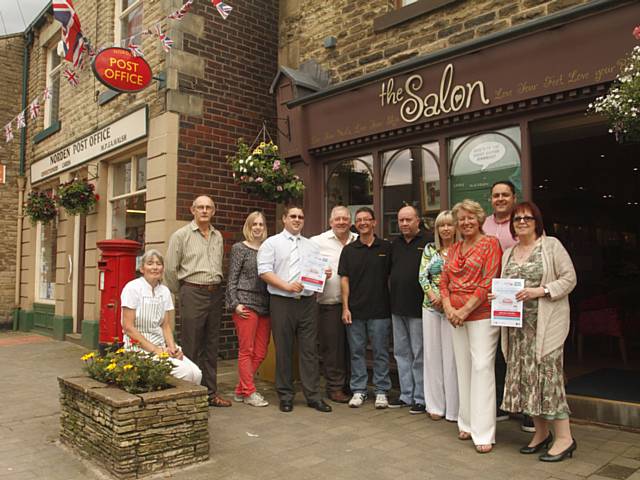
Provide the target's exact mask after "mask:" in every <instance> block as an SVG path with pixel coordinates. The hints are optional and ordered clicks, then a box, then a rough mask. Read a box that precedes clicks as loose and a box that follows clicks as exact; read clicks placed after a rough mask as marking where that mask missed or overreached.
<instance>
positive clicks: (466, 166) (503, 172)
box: [449, 127, 522, 212]
mask: <svg viewBox="0 0 640 480" xmlns="http://www.w3.org/2000/svg"><path fill="white" fill-rule="evenodd" d="M520 146H521V140H520V128H519V127H508V128H504V129H502V130H496V131H492V132H484V133H478V134H474V135H468V136H464V137H458V138H454V139H451V140H449V158H450V165H451V178H450V185H451V188H450V192H451V205H454V204H456V203H457V202H459V201H461V200H463V199H465V198H470V199H472V200H476V201H477V202H480V205H482V207H483V208H484V209H485V211H487V212H491V201H490V199H489V196H490V191H489V189H490V187H491V185H493V183H495V182H497V181H498V180H511V181H512V182H513V184H514V185H515V186H516V191H517V193H518V195H520V193H521V191H522V181H521V178H520Z"/></svg>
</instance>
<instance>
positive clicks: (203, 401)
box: [58, 376, 209, 479]
mask: <svg viewBox="0 0 640 480" xmlns="http://www.w3.org/2000/svg"><path fill="white" fill-rule="evenodd" d="M58 383H59V386H60V407H61V411H60V424H61V431H60V440H61V441H62V443H64V444H65V445H68V446H70V447H71V448H73V449H74V450H76V451H77V452H78V453H80V454H81V455H82V456H83V457H85V458H88V459H89V460H91V461H92V462H94V463H95V464H97V466H99V467H101V468H105V469H106V470H108V471H109V472H110V473H111V474H113V475H114V476H115V477H117V478H122V479H128V478H138V477H141V476H144V475H148V474H150V473H156V472H159V471H162V470H166V469H168V468H173V467H177V466H182V465H188V464H191V463H196V462H203V461H206V460H208V458H209V421H208V419H209V406H208V403H207V389H206V388H205V387H202V386H196V385H193V384H191V383H187V382H183V381H181V380H177V379H174V378H172V379H171V383H172V385H174V388H169V389H167V390H162V391H159V392H150V393H142V394H137V395H132V394H130V393H127V392H125V391H124V390H121V389H119V388H116V387H112V386H109V385H106V384H104V383H100V382H97V381H95V380H93V379H91V378H89V377H87V376H76V377H59V378H58Z"/></svg>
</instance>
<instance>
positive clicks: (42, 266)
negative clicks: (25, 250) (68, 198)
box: [36, 217, 58, 303]
mask: <svg viewBox="0 0 640 480" xmlns="http://www.w3.org/2000/svg"><path fill="white" fill-rule="evenodd" d="M36 242H37V246H36V272H37V274H36V275H37V277H36V280H37V281H36V298H37V300H36V301H38V302H43V303H53V302H54V301H55V286H56V256H57V253H58V248H57V246H58V219H57V217H56V218H54V219H53V220H52V221H50V222H49V223H46V224H44V223H42V222H38V224H37V226H36Z"/></svg>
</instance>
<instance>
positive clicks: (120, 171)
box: [109, 156, 147, 245]
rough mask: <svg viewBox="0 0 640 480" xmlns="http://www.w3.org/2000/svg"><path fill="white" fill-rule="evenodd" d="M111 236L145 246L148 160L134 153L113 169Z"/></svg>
mask: <svg viewBox="0 0 640 480" xmlns="http://www.w3.org/2000/svg"><path fill="white" fill-rule="evenodd" d="M110 172H111V174H110V187H109V194H110V195H109V207H110V210H111V211H110V215H109V217H110V222H111V226H110V229H109V230H110V238H125V239H128V240H135V241H136V242H140V243H141V244H143V245H144V233H145V221H146V213H147V212H146V204H145V196H146V191H147V190H146V188H147V159H146V158H145V157H144V156H135V157H132V158H130V159H129V160H127V161H125V162H120V163H115V164H113V165H112V166H111V168H110Z"/></svg>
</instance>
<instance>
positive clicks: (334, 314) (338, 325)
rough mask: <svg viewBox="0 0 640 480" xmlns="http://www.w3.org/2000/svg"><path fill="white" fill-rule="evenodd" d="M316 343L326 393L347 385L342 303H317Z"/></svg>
mask: <svg viewBox="0 0 640 480" xmlns="http://www.w3.org/2000/svg"><path fill="white" fill-rule="evenodd" d="M318 343H319V344H320V358H321V359H322V374H323V375H324V378H325V381H326V388H327V393H330V392H338V391H344V390H345V389H346V388H347V387H348V386H349V378H348V373H349V364H350V357H349V344H348V343H347V330H346V328H345V326H344V324H343V323H342V304H341V303H338V304H336V305H323V304H318Z"/></svg>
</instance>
